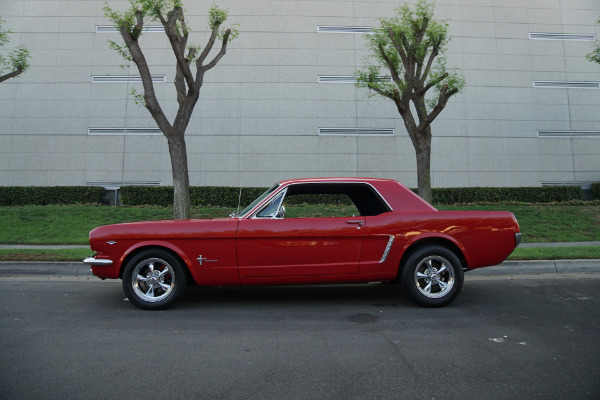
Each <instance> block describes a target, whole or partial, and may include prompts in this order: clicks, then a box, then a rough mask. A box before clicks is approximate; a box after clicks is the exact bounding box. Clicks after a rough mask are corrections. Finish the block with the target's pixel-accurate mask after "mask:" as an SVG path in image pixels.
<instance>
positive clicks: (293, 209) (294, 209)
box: [283, 192, 360, 218]
mask: <svg viewBox="0 0 600 400" xmlns="http://www.w3.org/2000/svg"><path fill="white" fill-rule="evenodd" d="M283 206H284V207H285V217H286V218H326V217H353V216H359V215H360V212H359V211H358V209H357V208H356V206H355V205H354V203H353V202H352V200H351V199H350V197H349V196H348V195H345V194H322V193H311V194H294V193H289V192H288V194H287V196H286V197H285V199H284V201H283Z"/></svg>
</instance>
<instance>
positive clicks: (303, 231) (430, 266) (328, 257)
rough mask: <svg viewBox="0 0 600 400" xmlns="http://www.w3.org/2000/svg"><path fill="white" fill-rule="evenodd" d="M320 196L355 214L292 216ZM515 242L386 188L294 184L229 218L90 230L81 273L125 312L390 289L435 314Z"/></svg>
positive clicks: (472, 216) (504, 222) (388, 184)
mask: <svg viewBox="0 0 600 400" xmlns="http://www.w3.org/2000/svg"><path fill="white" fill-rule="evenodd" d="M323 194H327V195H329V194H335V195H338V196H343V197H346V198H347V199H349V201H348V204H350V203H352V204H353V206H348V207H344V208H343V209H344V210H346V211H347V215H346V216H335V217H323V216H318V217H317V216H315V217H311V216H309V217H306V216H303V217H295V216H294V204H298V199H299V198H298V197H296V196H314V195H323ZM295 197H296V200H294V198H295ZM300 199H301V198H300ZM286 207H287V209H288V210H287V212H286ZM520 239H521V234H520V231H519V225H518V223H517V220H516V219H515V216H514V215H513V214H512V213H510V212H500V211H489V212H486V211H478V212H477V211H438V210H436V209H435V208H434V207H432V206H431V205H429V204H428V203H426V202H425V201H423V200H422V199H421V198H420V197H418V196H417V195H415V194H414V193H413V192H412V191H411V190H410V189H408V188H406V187H405V186H403V185H402V184H400V183H399V182H396V181H394V180H389V179H374V178H316V179H293V180H287V181H283V182H280V183H278V184H276V185H274V186H273V187H271V188H270V189H269V190H267V191H266V192H265V193H263V194H262V195H261V196H260V197H259V198H258V199H256V200H255V201H254V202H253V203H252V204H250V205H249V206H248V207H246V209H244V210H243V211H240V212H237V213H233V214H232V215H231V216H230V217H229V218H219V219H203V220H176V221H173V220H169V221H148V222H134V223H124V224H116V225H107V226H101V227H99V228H96V229H94V230H92V231H91V232H90V246H91V248H92V250H94V251H95V253H96V254H95V256H94V257H91V258H87V259H85V260H84V263H86V264H88V265H90V266H91V269H92V272H93V273H94V275H96V276H98V277H100V278H102V279H106V278H112V279H119V278H120V279H122V280H123V289H124V291H125V294H126V295H127V297H128V298H129V300H130V302H132V303H133V304H135V305H136V306H138V307H141V308H144V309H161V308H165V307H168V306H170V305H171V304H173V303H174V302H175V301H176V300H177V299H178V298H179V297H181V295H182V294H183V292H184V290H185V287H186V285H187V284H188V283H190V282H192V281H193V282H194V283H195V284H197V285H201V286H224V285H283V284H313V283H341V282H385V281H396V282H400V283H401V284H402V285H403V287H404V289H405V290H406V292H407V293H408V294H409V296H410V297H411V298H412V299H413V300H414V301H415V302H417V303H418V304H420V305H422V306H425V307H439V306H444V305H446V304H448V303H450V302H451V301H452V300H454V298H455V297H456V296H457V295H458V293H459V292H460V291H461V288H462V285H463V273H464V271H468V270H472V269H475V268H480V267H485V266H490V265H495V264H499V263H501V262H502V261H503V260H504V259H505V258H506V257H507V256H508V255H509V254H510V253H511V252H512V251H513V250H514V249H515V247H516V246H518V244H519V242H520Z"/></svg>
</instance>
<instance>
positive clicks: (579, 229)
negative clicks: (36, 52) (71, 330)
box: [0, 204, 600, 245]
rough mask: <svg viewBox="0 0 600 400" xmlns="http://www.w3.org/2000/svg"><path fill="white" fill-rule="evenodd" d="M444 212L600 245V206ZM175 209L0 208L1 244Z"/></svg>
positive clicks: (164, 215) (314, 212) (45, 240)
mask: <svg viewBox="0 0 600 400" xmlns="http://www.w3.org/2000/svg"><path fill="white" fill-rule="evenodd" d="M440 209H441V210H456V211H467V210H481V211H493V210H504V211H510V212H512V213H514V214H515V216H516V217H517V220H518V221H519V224H520V226H521V232H522V233H523V242H524V243H536V242H572V241H597V240H600V206H599V205H521V204H519V205H512V204H493V205H476V206H443V207H440ZM232 211H234V209H231V208H194V209H192V217H193V218H218V217H227V216H228V215H229V214H230V213H231V212H232ZM353 213H354V212H353V211H352V209H351V208H349V207H347V206H327V205H319V206H294V207H289V209H288V213H287V217H289V218H294V217H310V216H314V217H325V216H347V215H352V214H353ZM171 217H172V210H171V209H170V208H158V207H155V208H149V207H146V208H145V207H107V206H87V205H84V206H21V207H0V243H2V244H34V245H35V244H87V243H88V233H89V231H90V230H92V229H94V228H96V227H98V226H101V225H108V224H115V223H119V222H129V221H141V220H157V219H169V218H171Z"/></svg>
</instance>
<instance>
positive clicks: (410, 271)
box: [402, 245, 464, 307]
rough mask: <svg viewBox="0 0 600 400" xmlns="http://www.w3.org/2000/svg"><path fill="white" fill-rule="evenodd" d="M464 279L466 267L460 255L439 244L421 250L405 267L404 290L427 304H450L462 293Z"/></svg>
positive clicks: (409, 258)
mask: <svg viewBox="0 0 600 400" xmlns="http://www.w3.org/2000/svg"><path fill="white" fill-rule="evenodd" d="M463 280H464V274H463V266H462V263H461V262H460V260H459V259H458V257H457V256H456V254H454V252H452V251H451V250H449V249H448V248H446V247H443V246H438V245H428V246H424V247H421V248H419V249H417V250H416V251H415V252H414V253H412V254H411V255H410V256H409V257H408V259H407V260H406V261H405V262H404V264H403V268H402V285H403V286H404V289H405V290H406V292H408V294H409V295H410V297H411V298H412V300H414V301H415V302H416V303H417V304H419V305H421V306H423V307H442V306H445V305H447V304H450V303H451V302H452V301H453V300H454V299H455V298H456V296H457V295H458V294H459V293H460V290H461V289H462V285H463Z"/></svg>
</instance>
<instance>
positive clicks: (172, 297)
mask: <svg viewBox="0 0 600 400" xmlns="http://www.w3.org/2000/svg"><path fill="white" fill-rule="evenodd" d="M185 286H186V275H185V271H184V267H183V266H182V263H181V261H179V259H178V258H177V257H176V256H174V255H173V254H171V253H169V252H168V251H166V250H162V249H148V250H144V251H142V252H140V253H138V254H137V255H136V256H135V257H133V258H132V259H131V260H129V262H128V263H127V265H126V266H125V270H124V271H123V290H124V291H125V294H126V295H127V298H128V299H129V301H130V302H131V303H133V304H134V305H136V306H138V307H140V308H144V309H149V310H150V309H162V308H166V307H168V306H170V305H171V304H173V303H174V302H175V301H176V300H177V299H178V298H179V297H180V296H181V295H182V294H183V291H184V289H185Z"/></svg>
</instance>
